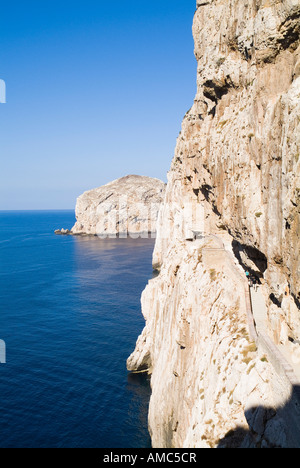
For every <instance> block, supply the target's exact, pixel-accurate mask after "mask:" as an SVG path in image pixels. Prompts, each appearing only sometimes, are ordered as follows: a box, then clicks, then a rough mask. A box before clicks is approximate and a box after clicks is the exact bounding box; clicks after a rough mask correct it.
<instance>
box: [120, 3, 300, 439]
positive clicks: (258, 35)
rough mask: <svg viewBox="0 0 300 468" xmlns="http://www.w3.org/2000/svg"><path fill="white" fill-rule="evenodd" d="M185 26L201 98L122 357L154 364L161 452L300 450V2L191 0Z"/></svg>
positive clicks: (135, 367)
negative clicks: (131, 343) (139, 328)
mask: <svg viewBox="0 0 300 468" xmlns="http://www.w3.org/2000/svg"><path fill="white" fill-rule="evenodd" d="M193 34H194V40H195V55H196V59H197V62H198V71H197V94H196V97H195V100H194V103H193V105H192V107H191V109H190V110H189V111H188V112H187V114H186V116H185V118H184V121H183V124H182V130H181V133H180V136H179V138H178V140H177V147H176V151H175V156H174V159H173V162H172V165H171V170H170V172H169V174H168V185H167V190H166V195H165V199H164V203H163V204H162V207H161V210H160V214H159V220H158V225H157V226H158V231H157V240H156V246H155V251H154V258H153V264H154V266H155V267H156V268H157V269H159V271H160V274H159V275H158V276H157V277H155V278H154V279H152V280H151V281H150V282H149V285H148V286H147V288H146V289H145V291H144V292H143V295H142V310H143V315H144V317H145V320H146V326H145V329H144V331H143V333H142V335H141V336H140V338H139V339H138V341H137V345H136V349H135V351H134V352H133V354H132V355H131V356H130V357H129V359H128V361H127V367H128V370H129V371H134V372H141V371H147V372H148V373H149V374H151V388H152V395H151V400H150V406H149V430H150V434H151V438H152V446H153V447H155V448H157V447H167V448H169V447H176V448H181V447H185V448H187V447H205V448H206V447H207V448H208V447H213V448H214V447H253V448H254V447H257V448H260V447H262V448H264V447H276V448H279V447H281V448H286V447H289V448H291V447H298V448H299V447H300V424H299V421H300V411H299V407H300V390H299V389H300V383H299V382H300V361H299V353H300V313H299V309H300V256H299V249H300V229H299V226H300V157H299V155H300V139H299V138H300V118H299V116H300V41H299V38H300V4H299V0H281V1H279V0H252V1H249V2H242V1H240V0H205V1H204V0H203V1H202V0H198V1H197V11H196V14H195V18H194V25H193ZM195 232H196V233H198V234H199V233H200V235H198V237H197V239H195V238H194V237H195V236H194V233H195ZM246 272H247V273H249V272H250V273H251V275H252V276H253V277H254V278H255V281H256V282H257V288H258V289H257V291H256V290H254V289H253V288H250V294H251V296H250V297H251V298H252V314H254V313H255V317H254V319H255V320H253V317H252V319H251V307H250V306H251V302H250V298H249V288H248V285H247V282H246V283H245V281H246V279H245V278H246V276H245V273H246ZM249 311H250V314H249ZM254 325H255V330H254ZM282 355H284V356H285V357H286V359H287V361H284V360H283V359H282Z"/></svg>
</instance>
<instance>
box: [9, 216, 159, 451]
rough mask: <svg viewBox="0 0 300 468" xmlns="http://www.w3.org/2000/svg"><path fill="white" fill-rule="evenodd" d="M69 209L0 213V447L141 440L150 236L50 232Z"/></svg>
mask: <svg viewBox="0 0 300 468" xmlns="http://www.w3.org/2000/svg"><path fill="white" fill-rule="evenodd" d="M74 221H75V219H74V212H72V211H57V212H56V211H48V212H0V339H1V340H4V341H5V343H6V364H1V365H0V447H33V448H38V447H44V448H45V447H50V448H54V447H66V448H69V447H71V448H72V447H86V448H143V447H146V448H147V447H150V438H149V434H148V430H147V412H148V404H149V398H150V386H149V381H148V378H147V377H146V376H145V375H131V374H128V372H127V370H126V359H127V357H128V356H129V354H130V353H131V352H132V351H133V349H134V347H135V342H136V339H137V337H138V335H139V334H140V333H141V331H142V329H143V326H144V319H143V317H142V314H141V307H140V296H141V292H142V290H143V289H144V287H145V285H146V284H147V282H148V280H149V279H150V278H151V277H152V275H153V272H152V265H151V261H152V251H153V247H154V241H153V240H151V239H135V240H131V239H113V240H102V239H98V238H96V237H72V236H56V235H55V234H54V230H55V229H57V228H59V229H60V228H62V227H64V228H71V227H72V225H73V224H74Z"/></svg>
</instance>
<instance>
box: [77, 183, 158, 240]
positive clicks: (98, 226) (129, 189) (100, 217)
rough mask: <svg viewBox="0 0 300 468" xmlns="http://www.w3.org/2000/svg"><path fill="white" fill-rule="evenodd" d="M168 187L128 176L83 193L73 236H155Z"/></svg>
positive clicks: (79, 202)
mask: <svg viewBox="0 0 300 468" xmlns="http://www.w3.org/2000/svg"><path fill="white" fill-rule="evenodd" d="M164 193H165V183H164V182H162V181H161V180H159V179H155V178H151V177H145V176H139V175H128V176H126V177H122V178H120V179H117V180H114V181H112V182H110V183H108V184H106V185H104V186H102V187H99V188H96V189H93V190H89V191H87V192H85V193H83V194H82V195H81V196H80V197H79V198H78V199H77V203H76V219H77V221H76V224H75V225H74V227H73V228H72V230H71V232H70V234H73V235H98V236H100V237H109V236H116V235H118V236H127V235H128V234H130V235H133V236H140V235H143V234H144V235H149V233H150V234H152V235H154V234H155V233H156V223H157V218H158V212H159V208H160V205H161V203H162V201H163V198H164Z"/></svg>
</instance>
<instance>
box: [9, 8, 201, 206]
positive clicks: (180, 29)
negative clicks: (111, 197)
mask: <svg viewBox="0 0 300 468" xmlns="http://www.w3.org/2000/svg"><path fill="white" fill-rule="evenodd" d="M195 9H196V0H149V1H144V0H126V1H125V0H105V1H104V0H85V1H76V0H72V1H70V0H60V1H58V0H45V1H41V0H38V1H33V0H27V1H24V0H19V1H14V0H10V1H7V2H2V4H1V17H0V31H1V46H0V79H3V80H5V82H6V88H7V103H6V104H0V138H1V146H0V155H1V171H0V210H5V209H66V208H67V209H69V208H70V209H72V208H74V206H75V202H76V198H77V196H78V195H80V194H81V193H82V192H83V191H85V190H88V189H91V188H94V187H98V186H100V185H103V184H105V183H107V182H109V181H111V180H113V179H116V178H118V177H122V176H124V175H127V174H141V175H148V176H151V177H158V178H161V179H163V180H166V174H167V171H168V170H169V168H170V164H171V160H172V157H173V154H174V148H175V144H176V138H177V136H178V133H179V131H180V127H181V122H182V118H183V116H184V114H185V112H186V111H187V110H188V109H189V108H190V107H191V105H192V103H193V99H194V96H195V92H196V60H195V58H194V54H193V49H194V44H193V38H192V21H193V15H194V12H195Z"/></svg>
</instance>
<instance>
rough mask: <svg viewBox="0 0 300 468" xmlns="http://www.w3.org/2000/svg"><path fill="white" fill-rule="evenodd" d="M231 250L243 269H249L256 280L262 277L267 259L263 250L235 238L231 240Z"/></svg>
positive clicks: (266, 265)
mask: <svg viewBox="0 0 300 468" xmlns="http://www.w3.org/2000/svg"><path fill="white" fill-rule="evenodd" d="M232 250H233V253H234V255H235V256H236V258H237V259H238V261H239V263H240V265H241V266H242V267H243V269H244V270H245V271H249V273H250V274H251V275H252V276H254V277H256V278H257V279H258V280H259V279H260V278H263V276H264V272H265V271H266V269H267V268H268V259H267V257H266V256H265V254H264V253H263V252H261V251H260V250H258V249H256V248H255V247H252V246H249V245H246V244H241V243H240V242H238V241H236V240H234V241H233V242H232Z"/></svg>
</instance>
